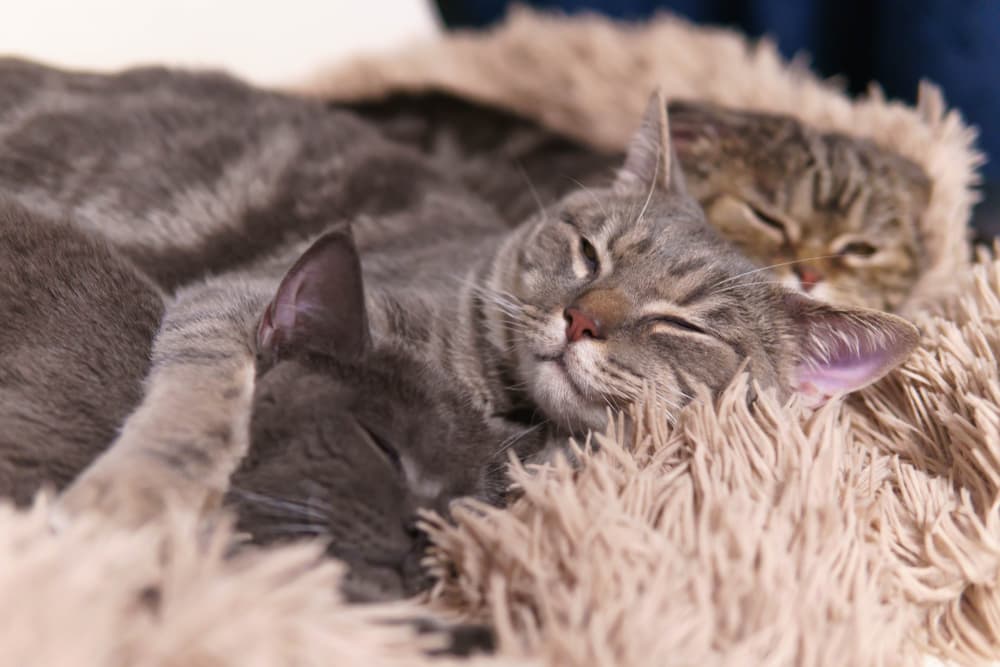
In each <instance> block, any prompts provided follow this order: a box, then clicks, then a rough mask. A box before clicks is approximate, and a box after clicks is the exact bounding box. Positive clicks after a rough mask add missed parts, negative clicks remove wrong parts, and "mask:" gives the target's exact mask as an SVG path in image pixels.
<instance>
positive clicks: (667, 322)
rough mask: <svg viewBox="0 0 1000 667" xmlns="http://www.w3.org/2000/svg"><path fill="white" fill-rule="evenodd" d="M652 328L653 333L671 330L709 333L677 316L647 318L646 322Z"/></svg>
mask: <svg viewBox="0 0 1000 667" xmlns="http://www.w3.org/2000/svg"><path fill="white" fill-rule="evenodd" d="M645 321H646V322H647V323H648V324H649V325H650V326H651V327H652V328H653V332H654V333H656V331H657V329H661V328H662V329H670V330H673V331H676V330H677V329H681V330H683V331H690V332H692V333H697V334H702V335H706V334H707V332H706V331H705V330H704V329H703V328H701V327H699V326H698V325H697V324H694V323H692V322H689V321H687V320H685V319H683V318H681V317H677V316H675V315H654V316H652V317H647V318H646V320H645Z"/></svg>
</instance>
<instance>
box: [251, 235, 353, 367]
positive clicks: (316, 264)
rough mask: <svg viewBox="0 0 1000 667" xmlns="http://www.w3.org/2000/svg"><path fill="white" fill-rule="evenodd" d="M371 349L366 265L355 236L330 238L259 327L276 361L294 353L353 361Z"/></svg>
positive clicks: (308, 256) (294, 275)
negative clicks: (363, 271) (363, 269)
mask: <svg viewBox="0 0 1000 667" xmlns="http://www.w3.org/2000/svg"><path fill="white" fill-rule="evenodd" d="M370 345H371V335H370V333H369V329H368V315H367V311H366V310H365V294H364V286H363V283H362V279H361V261H360V259H359V258H358V252H357V250H356V249H355V247H354V241H353V240H352V239H351V236H350V235H349V234H347V233H343V232H331V233H328V234H325V235H324V236H322V237H320V238H319V240H317V241H316V242H315V243H313V244H312V246H310V247H309V249H308V250H306V251H305V253H303V255H302V256H301V257H299V259H298V261H296V262H295V264H294V265H293V266H292V268H291V269H289V271H288V273H287V274H285V277H284V278H283V279H282V281H281V285H280V286H279V287H278V291H277V293H276V294H275V295H274V299H273V300H272V301H271V303H270V304H269V305H268V306H267V309H266V310H265V311H264V314H263V316H262V317H261V320H260V324H259V326H258V327H257V350H258V353H259V354H262V355H265V356H267V357H269V358H271V359H278V358H280V357H281V356H283V355H285V354H288V353H290V352H295V351H304V352H317V353H321V354H329V355H332V356H336V357H338V358H341V359H353V358H356V357H358V356H360V355H361V354H363V353H364V352H365V350H367V349H368V348H369V346H370Z"/></svg>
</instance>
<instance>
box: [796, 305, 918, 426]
mask: <svg viewBox="0 0 1000 667" xmlns="http://www.w3.org/2000/svg"><path fill="white" fill-rule="evenodd" d="M785 305H786V308H787V310H788V313H789V314H790V315H791V318H792V321H793V322H794V326H795V328H796V335H797V337H798V344H799V358H798V360H797V363H796V366H795V368H794V370H793V373H794V376H793V383H794V386H793V389H794V390H795V391H797V392H798V393H799V394H800V395H802V396H803V398H804V399H805V400H806V402H807V403H808V404H811V405H813V406H817V405H820V404H822V403H824V402H826V401H827V400H828V399H829V398H831V397H833V396H836V395H838V394H845V393H848V392H852V391H855V390H857V389H861V388H862V387H866V386H868V385H869V384H871V383H873V382H875V381H876V380H878V379H880V378H881V377H882V376H884V375H885V374H886V373H888V372H889V371H891V370H892V369H893V368H895V367H896V366H898V365H899V364H901V363H903V361H905V360H906V358H907V357H908V356H909V355H910V353H911V352H913V350H914V348H916V346H917V344H918V343H919V342H920V332H919V331H918V330H917V328H916V327H915V326H913V325H912V324H910V323H909V322H907V321H906V320H904V319H903V318H901V317H897V316H896V315H890V314H889V313H883V312H880V311H877V310H868V309H866V308H841V307H837V306H832V305H829V304H825V303H822V302H820V301H817V300H815V299H812V298H810V297H807V296H805V295H802V294H798V293H795V292H789V293H787V294H786V295H785Z"/></svg>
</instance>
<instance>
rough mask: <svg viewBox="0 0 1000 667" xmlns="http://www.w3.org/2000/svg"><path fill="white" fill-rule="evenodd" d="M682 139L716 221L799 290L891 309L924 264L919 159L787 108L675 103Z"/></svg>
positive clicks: (926, 184)
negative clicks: (821, 129) (769, 110)
mask: <svg viewBox="0 0 1000 667" xmlns="http://www.w3.org/2000/svg"><path fill="white" fill-rule="evenodd" d="M670 113H671V134H672V137H673V140H674V144H675V146H676V149H677V152H678V155H679V157H680V160H681V162H682V164H683V165H684V171H685V175H686V177H687V184H688V186H689V188H690V191H691V193H692V194H693V195H694V196H695V197H696V198H697V199H698V200H699V201H700V202H701V203H702V205H703V206H704V208H705V212H706V215H707V217H708V219H709V222H711V224H712V225H713V226H714V227H715V228H716V229H718V230H719V231H720V232H721V233H722V234H723V236H725V237H726V238H727V239H728V240H730V241H731V242H733V243H734V244H736V245H737V247H738V248H739V249H740V250H741V251H742V252H743V253H744V254H746V255H747V256H748V257H749V258H750V259H752V260H753V261H755V262H756V263H757V264H758V265H760V266H773V267H774V268H773V269H772V271H773V274H774V275H776V276H777V277H778V279H780V280H782V282H783V283H784V284H786V285H787V286H789V287H792V288H795V289H800V290H802V291H804V292H807V293H810V294H811V295H812V296H815V297H817V298H819V299H822V300H825V301H830V302H832V303H838V304H846V305H857V306H866V307H869V308H878V309H882V310H892V309H894V308H897V307H898V306H899V305H900V304H901V303H902V302H903V301H904V300H905V299H906V297H907V296H908V295H909V293H910V290H911V289H912V287H913V285H914V283H915V282H916V279H917V277H918V275H919V272H920V270H921V268H922V265H923V264H922V263H923V249H922V246H921V243H920V238H919V234H918V229H919V226H918V225H919V219H920V217H921V216H922V215H923V213H924V210H925V209H926V207H927V202H928V198H929V196H930V181H929V180H928V178H927V176H926V174H924V172H923V171H922V170H921V169H920V167H918V166H917V165H916V164H914V163H913V162H910V161H909V160H906V159H905V158H902V157H900V156H897V155H895V154H892V153H889V152H888V151H885V150H882V149H880V148H878V147H876V146H875V145H873V144H871V143H869V142H866V141H863V140H860V139H855V138H851V137H847V136H844V135H839V134H820V133H818V132H816V131H814V130H811V129H810V128H808V127H805V126H803V125H802V124H801V123H800V122H799V121H797V120H795V119H793V118H790V117H787V116H780V115H773V114H761V113H752V112H746V111H733V110H728V109H724V108H721V107H717V106H713V105H710V104H702V103H690V102H683V103H681V102H675V103H672V104H671V105H670Z"/></svg>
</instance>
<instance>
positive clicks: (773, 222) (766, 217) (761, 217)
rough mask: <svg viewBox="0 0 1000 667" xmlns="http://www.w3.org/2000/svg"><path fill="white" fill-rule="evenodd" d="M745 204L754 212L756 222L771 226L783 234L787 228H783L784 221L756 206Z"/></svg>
mask: <svg viewBox="0 0 1000 667" xmlns="http://www.w3.org/2000/svg"><path fill="white" fill-rule="evenodd" d="M747 206H748V207H749V208H750V211H751V212H752V213H753V214H754V217H755V218H756V219H757V221H758V222H760V223H762V224H763V225H765V226H767V227H771V228H773V229H775V230H777V231H779V232H781V233H782V234H785V232H786V231H787V230H786V229H785V223H783V222H782V221H781V220H779V219H778V218H776V217H774V216H773V215H770V214H768V213H766V212H765V211H762V210H761V209H760V208H759V207H757V206H753V205H752V204H747Z"/></svg>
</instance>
